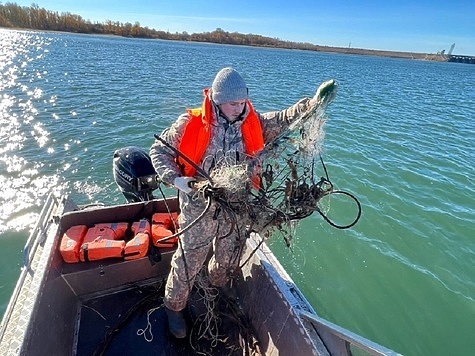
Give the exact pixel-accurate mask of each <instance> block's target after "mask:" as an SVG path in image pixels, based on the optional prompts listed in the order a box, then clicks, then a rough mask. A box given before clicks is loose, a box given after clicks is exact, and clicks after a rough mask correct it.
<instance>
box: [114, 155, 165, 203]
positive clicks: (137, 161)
mask: <svg viewBox="0 0 475 356" xmlns="http://www.w3.org/2000/svg"><path fill="white" fill-rule="evenodd" d="M112 165H113V172H114V179H115V182H116V183H117V185H118V186H119V189H120V190H121V192H122V194H124V196H125V198H126V199H127V201H128V202H129V203H133V202H140V201H146V200H152V199H153V191H154V190H155V189H157V188H158V177H157V174H156V172H155V169H154V168H153V165H152V160H151V159H150V156H149V155H148V154H147V153H146V152H145V151H144V150H143V149H141V148H140V147H136V146H129V147H124V148H120V149H118V150H116V151H115V152H114V157H113V163H112Z"/></svg>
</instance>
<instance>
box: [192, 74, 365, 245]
mask: <svg viewBox="0 0 475 356" xmlns="http://www.w3.org/2000/svg"><path fill="white" fill-rule="evenodd" d="M336 88H337V86H336V83H334V82H333V81H329V82H326V83H324V84H322V86H321V87H320V89H319V91H320V90H321V91H320V93H319V96H318V100H311V101H310V105H309V107H308V109H307V110H306V111H305V112H303V113H301V114H300V115H299V116H298V117H296V118H294V119H293V121H292V124H291V125H290V126H289V128H288V129H287V130H284V132H282V133H281V134H280V135H279V136H277V137H276V138H275V139H274V140H272V141H271V142H269V143H267V144H266V146H265V147H264V149H263V150H262V151H261V152H260V153H259V154H258V155H257V157H254V158H252V159H250V160H248V161H247V162H246V163H242V164H236V162H235V161H232V160H229V161H226V159H224V160H223V161H221V162H219V164H218V165H217V167H219V168H215V169H214V170H213V172H212V173H211V174H210V177H209V178H210V179H209V180H208V181H206V182H201V183H200V184H199V185H198V190H199V191H200V192H202V193H203V194H205V196H208V197H210V198H211V199H214V200H215V201H217V202H218V203H219V204H221V205H222V206H225V207H226V209H225V210H226V212H227V213H228V214H236V215H239V219H238V218H237V217H234V218H233V219H232V220H233V221H240V223H241V224H246V225H247V227H248V231H255V232H258V233H260V234H261V235H263V236H264V237H267V236H270V235H271V234H273V233H274V232H275V231H279V232H280V233H281V234H282V235H283V237H284V240H285V241H286V243H287V245H288V246H290V242H291V241H292V237H293V235H294V234H295V231H296V226H297V224H298V222H299V221H300V220H302V219H304V218H306V217H308V216H309V215H311V214H312V213H314V212H318V213H319V214H320V215H321V216H322V217H323V218H324V219H325V220H326V221H327V222H329V223H330V224H331V225H332V226H334V227H337V228H348V227H350V226H353V225H354V224H355V223H356V221H357V220H358V219H359V216H360V205H359V202H358V201H357V199H356V198H355V197H354V196H353V195H351V194H350V193H347V192H342V191H337V190H335V189H334V187H333V184H332V183H331V181H330V180H329V178H328V174H327V172H326V168H325V165H324V163H323V160H322V158H321V153H322V150H323V141H324V137H325V131H324V124H325V121H326V118H325V110H326V108H327V106H328V105H329V104H330V103H331V101H332V100H333V99H334V97H335V94H336ZM256 176H257V177H258V179H257V181H256ZM210 182H212V183H210ZM257 184H258V189H256V188H257ZM331 195H333V196H335V195H338V196H340V197H342V196H345V197H347V198H348V199H347V201H346V203H348V202H350V203H353V205H356V208H357V214H356V219H354V220H352V221H351V222H350V223H348V224H342V225H338V224H335V223H334V222H333V221H331V220H330V219H329V218H328V216H327V215H328V213H329V211H330V196H331ZM324 198H325V199H324ZM339 200H342V199H339Z"/></svg>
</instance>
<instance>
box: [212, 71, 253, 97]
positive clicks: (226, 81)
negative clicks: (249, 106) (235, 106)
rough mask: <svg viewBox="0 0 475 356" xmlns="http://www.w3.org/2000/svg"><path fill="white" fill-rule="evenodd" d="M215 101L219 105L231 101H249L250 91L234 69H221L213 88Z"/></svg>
mask: <svg viewBox="0 0 475 356" xmlns="http://www.w3.org/2000/svg"><path fill="white" fill-rule="evenodd" d="M211 93H212V98H213V101H214V102H215V103H216V104H217V105H221V104H224V103H229V102H231V101H236V100H242V99H248V91H247V86H246V83H244V79H242V77H241V75H240V74H239V73H238V72H236V71H235V70H234V69H233V68H231V67H227V68H223V69H221V70H220V71H219V72H218V74H216V78H214V80H213V85H212V86H211Z"/></svg>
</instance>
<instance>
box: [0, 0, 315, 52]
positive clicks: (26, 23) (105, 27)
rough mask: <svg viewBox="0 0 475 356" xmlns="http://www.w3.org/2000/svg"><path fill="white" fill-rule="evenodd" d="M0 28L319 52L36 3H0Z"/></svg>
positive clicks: (257, 38) (238, 35)
mask: <svg viewBox="0 0 475 356" xmlns="http://www.w3.org/2000/svg"><path fill="white" fill-rule="evenodd" d="M0 27H5V28H23V29H32V30H43V31H61V32H75V33H86V34H103V35H117V36H124V37H134V38H151V39H163V40H177V41H195V42H211V43H222V44H234V45H248V46H259V47H278V48H289V49H304V50H321V46H316V45H313V44H310V43H300V42H289V41H283V40H280V39H277V38H270V37H265V36H261V35H254V34H241V33H237V32H233V33H230V32H226V31H224V30H222V29H221V28H217V29H216V30H215V31H212V32H204V33H192V34H189V33H188V32H182V33H178V32H176V33H170V32H168V31H159V30H155V29H151V28H148V27H142V26H141V25H140V23H139V22H135V23H134V24H132V23H130V22H126V23H121V22H118V21H112V20H106V21H104V22H103V23H98V22H94V23H92V22H91V21H89V20H85V19H83V18H82V17H81V16H79V15H75V14H71V13H69V12H62V13H58V12H55V11H49V10H46V9H44V8H40V7H39V6H38V5H36V4H32V5H31V6H19V5H17V4H16V3H11V2H7V3H5V4H3V5H2V3H0Z"/></svg>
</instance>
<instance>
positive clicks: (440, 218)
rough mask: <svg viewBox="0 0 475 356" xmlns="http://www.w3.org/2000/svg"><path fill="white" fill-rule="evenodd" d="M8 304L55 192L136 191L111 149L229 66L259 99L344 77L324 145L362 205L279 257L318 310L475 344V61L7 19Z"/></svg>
mask: <svg viewBox="0 0 475 356" xmlns="http://www.w3.org/2000/svg"><path fill="white" fill-rule="evenodd" d="M0 43H1V46H0V73H1V77H0V121H1V126H0V206H1V208H0V251H1V252H0V256H1V259H0V315H3V313H4V311H5V308H6V305H7V303H8V299H9V297H10V294H11V292H12V290H13V288H14V285H15V283H16V279H17V277H18V276H19V273H20V268H21V263H22V246H23V244H24V243H25V241H26V239H27V237H28V233H29V231H30V229H31V228H32V226H33V224H34V222H35V219H36V217H37V216H38V213H39V211H40V210H41V205H42V203H43V201H44V200H45V194H46V193H47V191H48V190H49V189H50V188H52V187H54V188H55V189H56V190H58V191H61V192H67V193H69V194H70V195H71V196H72V197H73V198H74V199H75V201H76V202H78V203H90V202H94V201H99V202H104V203H107V204H116V203H122V202H123V201H124V199H123V197H122V196H121V194H120V193H119V191H118V189H117V188H116V185H115V183H114V181H113V177H112V173H111V164H112V163H111V162H112V153H113V151H114V150H115V149H117V148H120V147H123V146H126V145H139V146H142V147H144V148H148V147H149V146H150V145H151V143H152V142H153V133H155V132H160V131H161V130H162V129H164V128H165V127H167V126H168V125H169V124H170V123H171V122H172V121H174V120H175V119H176V117H177V115H178V114H180V113H181V112H183V110H184V109H185V108H186V107H190V106H196V105H198V104H200V101H201V89H202V88H203V87H206V86H209V85H210V83H211V82H212V80H213V77H214V75H215V73H216V72H217V71H218V70H219V69H221V68H222V67H224V66H228V65H232V66H234V67H235V68H236V69H238V70H239V71H240V72H241V73H242V75H243V77H244V78H245V80H246V81H247V83H248V86H249V88H250V94H251V97H252V99H253V102H254V105H255V107H256V109H257V110H258V111H261V112H264V111H267V110H274V109H281V108H285V107H287V106H289V105H291V104H293V103H294V102H295V101H296V100H298V99H299V98H301V97H304V96H310V95H313V93H314V91H315V89H316V88H317V86H318V85H319V84H320V83H321V82H323V81H325V80H327V79H329V78H335V79H336V80H337V81H338V82H339V84H340V89H339V93H338V95H337V98H336V99H335V101H334V102H333V103H332V104H331V105H330V107H329V109H328V111H327V116H328V122H327V124H326V139H325V152H324V158H325V161H326V163H327V168H328V171H329V175H330V178H331V179H332V181H333V182H334V183H335V185H336V186H337V187H338V188H340V189H344V190H348V191H351V192H353V193H355V194H356V195H357V196H358V198H359V199H360V201H361V203H362V205H363V215H362V218H361V220H360V221H359V222H358V224H357V225H356V226H355V227H354V228H352V229H350V230H336V229H334V228H332V227H331V226H329V225H328V224H326V223H325V222H323V220H322V219H321V217H319V216H311V217H310V218H308V219H307V220H305V221H304V222H303V223H302V224H301V225H300V227H299V229H298V231H297V236H296V237H295V239H294V241H293V242H294V244H293V250H289V249H288V248H286V247H285V244H284V241H283V240H282V239H281V238H279V237H278V236H277V237H276V238H275V239H274V240H273V241H272V242H271V245H272V246H271V247H272V249H273V250H274V251H275V253H276V255H277V256H278V258H279V260H280V261H281V262H282V264H283V265H284V266H285V267H286V269H287V271H288V272H289V273H290V275H291V276H292V277H293V278H294V280H295V281H296V282H297V284H298V285H299V287H300V288H301V289H302V291H303V292H304V293H305V295H306V296H307V298H308V299H309V301H310V302H311V304H312V305H313V306H314V308H315V309H316V310H317V312H318V313H319V314H320V315H321V316H322V317H325V318H327V319H329V320H330V321H332V322H335V323H337V324H340V325H342V326H344V327H346V328H349V329H350V330H352V331H354V332H356V333H359V334H362V335H364V336H365V337H367V338H369V339H371V340H374V341H376V342H378V343H381V344H383V345H385V346H387V347H390V348H392V349H394V350H396V351H399V352H401V353H403V354H406V355H449V354H450V355H465V354H471V353H472V352H473V350H474V349H475V340H474V338H473V326H474V325H475V280H474V276H475V240H474V231H475V200H474V196H475V194H474V193H475V185H474V179H475V169H474V167H475V89H474V83H475V66H473V65H465V64H455V63H435V62H423V61H410V60H400V59H390V58H379V57H364V56H352V55H337V54H326V53H316V52H303V51H290V50H276V49H262V48H248V47H237V46H222V45H211V44H196V43H181V42H164V41H152V40H136V39H125V38H116V37H96V36H86V35H72V34H52V33H38V32H24V31H10V30H1V29H0Z"/></svg>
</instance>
